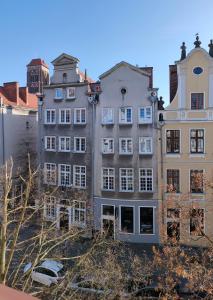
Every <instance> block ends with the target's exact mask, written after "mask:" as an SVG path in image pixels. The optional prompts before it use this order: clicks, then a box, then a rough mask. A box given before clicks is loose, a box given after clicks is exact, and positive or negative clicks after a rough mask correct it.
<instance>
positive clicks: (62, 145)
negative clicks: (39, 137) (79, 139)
mask: <svg viewBox="0 0 213 300" xmlns="http://www.w3.org/2000/svg"><path fill="white" fill-rule="evenodd" d="M70 150H71V146H70V137H67V136H59V151H60V152H70Z"/></svg>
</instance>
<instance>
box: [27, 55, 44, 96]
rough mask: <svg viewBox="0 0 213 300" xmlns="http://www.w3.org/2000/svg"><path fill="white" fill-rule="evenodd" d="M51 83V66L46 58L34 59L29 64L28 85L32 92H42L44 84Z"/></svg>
mask: <svg viewBox="0 0 213 300" xmlns="http://www.w3.org/2000/svg"><path fill="white" fill-rule="evenodd" d="M46 84H49V68H48V65H47V64H46V63H45V62H44V60H42V59H40V58H35V59H32V60H31V62H30V63H29V64H28V65H27V87H28V89H29V92H30V93H33V94H35V93H42V92H43V86H44V85H46Z"/></svg>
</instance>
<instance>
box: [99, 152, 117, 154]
mask: <svg viewBox="0 0 213 300" xmlns="http://www.w3.org/2000/svg"><path fill="white" fill-rule="evenodd" d="M114 154H115V153H114V152H102V155H114Z"/></svg>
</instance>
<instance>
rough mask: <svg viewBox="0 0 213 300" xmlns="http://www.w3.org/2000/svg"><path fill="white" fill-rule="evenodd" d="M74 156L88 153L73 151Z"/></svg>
mask: <svg viewBox="0 0 213 300" xmlns="http://www.w3.org/2000/svg"><path fill="white" fill-rule="evenodd" d="M72 153H73V154H85V153H86V151H72Z"/></svg>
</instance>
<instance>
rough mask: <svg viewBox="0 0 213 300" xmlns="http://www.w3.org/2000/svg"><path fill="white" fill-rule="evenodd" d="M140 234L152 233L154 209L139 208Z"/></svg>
mask: <svg viewBox="0 0 213 300" xmlns="http://www.w3.org/2000/svg"><path fill="white" fill-rule="evenodd" d="M140 233H141V234H153V233H154V208H153V207H140Z"/></svg>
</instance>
